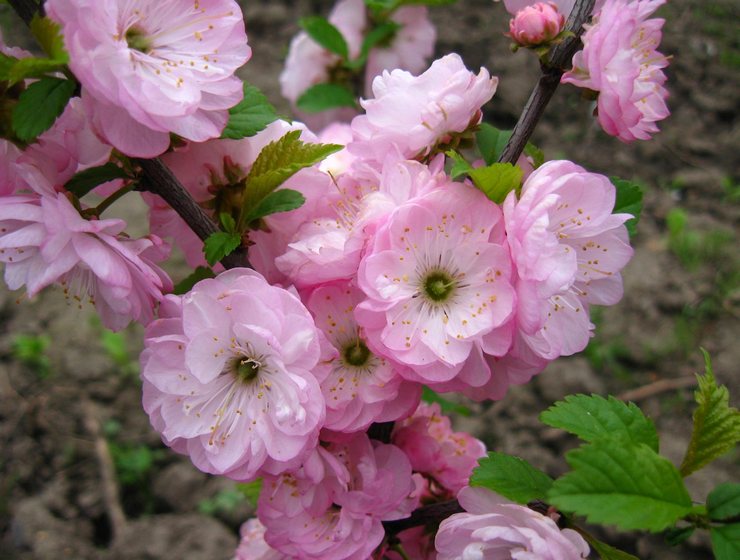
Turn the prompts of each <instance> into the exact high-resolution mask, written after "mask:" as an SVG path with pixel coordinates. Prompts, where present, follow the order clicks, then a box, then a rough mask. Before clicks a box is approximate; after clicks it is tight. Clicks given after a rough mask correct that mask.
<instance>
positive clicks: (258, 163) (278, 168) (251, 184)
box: [238, 130, 344, 230]
mask: <svg viewBox="0 0 740 560" xmlns="http://www.w3.org/2000/svg"><path fill="white" fill-rule="evenodd" d="M300 135H301V131H300V130H292V131H290V132H288V133H287V134H285V136H283V137H282V138H280V139H278V140H275V141H274V142H270V143H269V144H268V145H267V146H265V147H264V148H262V151H261V152H260V153H259V155H258V156H257V159H256V160H255V162H254V164H253V165H252V168H251V169H250V170H249V174H248V175H247V178H246V185H247V187H246V190H245V191H244V202H243V206H242V212H241V215H240V218H239V223H238V225H239V229H240V230H242V229H243V226H244V225H245V218H246V217H247V216H249V214H250V213H251V211H252V209H253V208H256V207H257V206H258V205H259V203H260V202H262V200H263V199H264V198H265V197H266V196H267V195H269V194H270V193H271V192H272V191H274V190H275V189H277V188H278V187H279V186H280V185H282V184H283V182H285V181H286V180H287V179H289V178H290V177H291V176H293V175H294V174H295V173H297V172H298V171H300V170H301V169H303V168H304V167H310V166H312V165H314V164H315V163H318V162H320V161H321V160H323V159H324V158H325V157H327V156H329V155H331V154H333V153H335V152H338V151H339V150H341V149H342V148H343V147H344V146H341V145H339V144H304V143H303V142H302V141H301V140H300Z"/></svg>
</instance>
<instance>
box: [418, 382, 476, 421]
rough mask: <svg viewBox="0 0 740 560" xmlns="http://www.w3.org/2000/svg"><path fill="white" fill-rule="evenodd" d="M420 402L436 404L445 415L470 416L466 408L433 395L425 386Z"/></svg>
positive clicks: (438, 395) (435, 394)
mask: <svg viewBox="0 0 740 560" xmlns="http://www.w3.org/2000/svg"><path fill="white" fill-rule="evenodd" d="M421 400H423V401H424V402H426V403H437V404H438V405H439V409H440V410H441V411H442V412H444V413H445V414H459V415H460V416H470V415H471V414H472V411H471V410H470V409H469V408H468V407H467V406H465V405H463V404H457V403H454V402H452V401H448V400H447V399H446V398H444V397H443V396H442V395H440V394H439V393H435V392H434V391H432V390H431V389H430V388H429V387H426V386H425V387H424V388H423V389H422V391H421Z"/></svg>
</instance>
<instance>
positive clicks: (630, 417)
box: [540, 395, 658, 452]
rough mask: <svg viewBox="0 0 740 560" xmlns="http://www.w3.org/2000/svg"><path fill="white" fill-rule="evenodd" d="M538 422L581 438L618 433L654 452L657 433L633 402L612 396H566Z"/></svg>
mask: <svg viewBox="0 0 740 560" xmlns="http://www.w3.org/2000/svg"><path fill="white" fill-rule="evenodd" d="M540 421H541V422H543V423H545V424H547V425H548V426H552V427H553V428H560V429H561V430H565V431H566V432H570V433H571V434H574V435H576V436H578V437H579V438H581V439H582V440H585V441H594V440H596V439H599V438H601V437H614V436H622V437H624V438H625V439H627V440H630V441H632V443H635V444H638V443H644V444H645V445H647V446H648V447H650V449H652V450H653V451H656V452H657V451H658V432H656V431H655V425H654V424H653V422H652V420H650V419H649V418H647V417H646V416H645V415H644V414H643V413H642V411H641V410H640V409H639V408H637V406H636V405H635V404H634V403H624V402H622V401H620V400H618V399H616V398H614V397H612V396H610V397H609V398H608V400H607V399H605V398H604V397H600V396H599V395H591V396H588V395H568V396H567V397H565V400H564V401H560V402H556V403H555V404H554V405H553V406H551V407H550V408H548V409H547V410H546V411H545V412H543V413H542V414H541V415H540Z"/></svg>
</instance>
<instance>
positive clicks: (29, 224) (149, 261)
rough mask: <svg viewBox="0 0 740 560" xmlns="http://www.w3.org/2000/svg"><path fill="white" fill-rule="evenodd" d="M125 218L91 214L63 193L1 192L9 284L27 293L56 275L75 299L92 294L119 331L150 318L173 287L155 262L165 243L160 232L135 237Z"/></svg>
mask: <svg viewBox="0 0 740 560" xmlns="http://www.w3.org/2000/svg"><path fill="white" fill-rule="evenodd" d="M125 227H126V224H125V222H123V221H122V220H87V219H85V218H83V217H82V216H81V215H80V213H79V212H78V210H77V209H76V208H75V207H74V206H73V205H72V203H71V202H70V201H69V199H68V198H67V196H66V195H65V194H62V193H54V194H49V195H48V196H38V195H36V194H33V195H25V196H9V197H2V198H0V262H3V263H5V282H6V284H7V285H8V287H9V288H10V289H11V290H17V289H19V288H21V287H23V286H25V287H26V290H27V293H28V295H29V297H31V296H34V295H35V294H37V293H38V292H39V291H40V290H42V289H43V288H45V287H47V286H49V285H51V284H53V283H55V282H58V283H61V284H62V286H63V287H64V292H65V295H66V296H67V297H69V298H71V299H73V300H76V301H77V302H80V303H81V302H82V298H83V297H85V296H87V297H88V298H89V301H90V303H92V304H93V305H94V306H95V307H96V309H97V310H98V313H99V314H100V316H101V319H102V320H103V324H104V325H105V326H106V327H108V328H110V329H113V330H119V329H122V328H123V327H125V326H126V325H127V324H128V323H129V322H130V321H131V320H132V319H134V320H138V321H140V322H142V323H144V324H147V323H149V322H150V321H151V319H152V317H153V314H154V308H155V306H156V304H157V302H158V301H159V300H160V299H162V297H163V296H162V293H163V292H166V291H169V290H171V289H172V284H171V282H170V280H169V278H168V277H167V275H166V274H165V273H164V272H163V271H162V270H161V269H159V268H158V267H157V266H156V265H155V264H154V263H155V262H156V261H161V260H163V259H164V258H165V257H166V256H167V253H168V250H167V247H166V246H163V244H162V242H161V240H160V239H159V238H157V237H155V236H151V237H149V238H142V239H130V238H128V237H126V236H125V235H124V234H123V233H122V232H123V229H124V228H125Z"/></svg>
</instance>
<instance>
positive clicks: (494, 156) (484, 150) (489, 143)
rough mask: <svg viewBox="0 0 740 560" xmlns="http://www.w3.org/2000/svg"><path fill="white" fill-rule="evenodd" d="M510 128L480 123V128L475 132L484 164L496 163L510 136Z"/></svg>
mask: <svg viewBox="0 0 740 560" xmlns="http://www.w3.org/2000/svg"><path fill="white" fill-rule="evenodd" d="M512 132H513V131H511V130H499V129H498V128H496V127H495V126H491V125H490V124H488V123H481V125H480V130H479V131H478V132H477V133H476V134H475V139H476V141H477V142H478V149H479V150H480V153H481V156H483V160H484V161H485V162H486V165H491V164H492V163H496V162H497V161H498V158H499V157H500V156H501V153H502V152H503V151H504V148H505V147H506V143H507V142H508V141H509V138H511V133H512Z"/></svg>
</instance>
